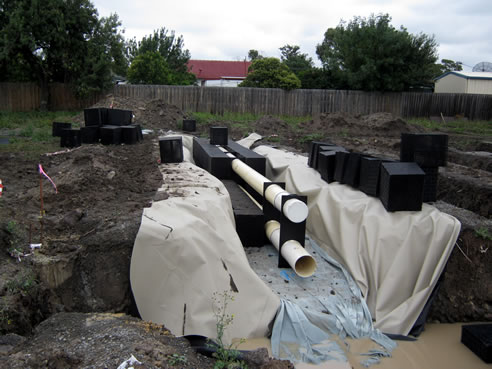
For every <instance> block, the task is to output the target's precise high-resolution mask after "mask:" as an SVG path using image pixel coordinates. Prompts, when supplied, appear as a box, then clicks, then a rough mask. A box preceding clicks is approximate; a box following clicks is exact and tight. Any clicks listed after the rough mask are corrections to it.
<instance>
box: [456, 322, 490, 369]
mask: <svg viewBox="0 0 492 369" xmlns="http://www.w3.org/2000/svg"><path fill="white" fill-rule="evenodd" d="M461 343H463V344H464V345H465V346H466V347H468V348H469V349H470V350H472V351H473V352H474V353H475V355H477V356H478V357H479V358H480V359H482V360H483V361H485V362H486V363H487V364H491V363H492V323H487V324H470V325H463V326H462V327H461Z"/></svg>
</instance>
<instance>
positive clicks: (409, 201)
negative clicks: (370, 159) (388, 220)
mask: <svg viewBox="0 0 492 369" xmlns="http://www.w3.org/2000/svg"><path fill="white" fill-rule="evenodd" d="M424 177H425V173H424V171H423V170H422V169H420V167H419V166H418V165H417V164H416V163H401V162H398V163H382V164H381V178H380V184H379V198H380V199H381V202H382V203H383V205H384V207H385V208H386V210H387V211H420V210H422V200H423V191H424Z"/></svg>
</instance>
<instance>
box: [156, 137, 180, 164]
mask: <svg viewBox="0 0 492 369" xmlns="http://www.w3.org/2000/svg"><path fill="white" fill-rule="evenodd" d="M159 150H160V153H161V163H181V162H182V161H183V139H182V137H181V136H179V137H174V136H170V137H161V138H159Z"/></svg>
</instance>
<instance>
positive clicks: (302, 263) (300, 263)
mask: <svg viewBox="0 0 492 369" xmlns="http://www.w3.org/2000/svg"><path fill="white" fill-rule="evenodd" d="M316 267H317V265H316V260H314V258H313V257H312V256H311V255H304V256H301V257H300V258H299V259H297V261H296V265H295V267H294V270H295V272H296V273H297V275H298V276H299V277H303V278H307V277H311V276H312V275H313V274H314V272H315V271H316Z"/></svg>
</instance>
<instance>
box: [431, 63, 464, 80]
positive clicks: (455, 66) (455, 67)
mask: <svg viewBox="0 0 492 369" xmlns="http://www.w3.org/2000/svg"><path fill="white" fill-rule="evenodd" d="M460 70H463V63H462V62H460V61H456V62H455V61H454V60H451V59H441V63H440V64H435V72H434V77H439V76H440V75H443V74H444V73H447V72H453V71H458V72H459V71H460Z"/></svg>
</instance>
